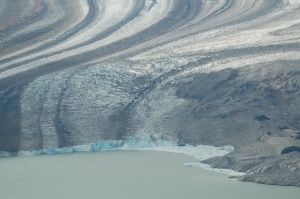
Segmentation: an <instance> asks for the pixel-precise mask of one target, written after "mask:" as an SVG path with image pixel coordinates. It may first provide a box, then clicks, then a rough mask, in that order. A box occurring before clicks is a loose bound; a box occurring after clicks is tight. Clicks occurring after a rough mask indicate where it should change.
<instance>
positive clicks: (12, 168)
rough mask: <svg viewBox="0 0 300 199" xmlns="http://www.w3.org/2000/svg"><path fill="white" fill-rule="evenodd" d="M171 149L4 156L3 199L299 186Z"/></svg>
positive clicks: (222, 193) (278, 191)
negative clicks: (236, 174)
mask: <svg viewBox="0 0 300 199" xmlns="http://www.w3.org/2000/svg"><path fill="white" fill-rule="evenodd" d="M187 162H196V160H195V159H193V158H191V157H188V156H185V155H181V154H173V153H167V152H154V151H107V152H94V153H75V154H61V155H43V156H27V157H14V158H2V159H0V198H1V199H36V198H43V199H50V198H51V199H89V198H99V199H100V198H101V199H104V198H110V199H114V198H123V199H127V198H130V199H148V198H149V199H160V198H163V199H168V198H170V199H179V198H180V199H182V198H186V199H190V198H197V199H201V198H203V199H214V198H222V199H241V198H243V199H247V198H249V199H253V198H264V199H282V198H285V199H295V198H298V197H299V195H300V188H295V187H279V186H268V185H259V184H254V183H243V182H238V181H234V180H231V179H228V176H226V175H223V174H217V173H214V172H211V171H207V170H203V169H200V168H196V167H187V166H183V164H184V163H187Z"/></svg>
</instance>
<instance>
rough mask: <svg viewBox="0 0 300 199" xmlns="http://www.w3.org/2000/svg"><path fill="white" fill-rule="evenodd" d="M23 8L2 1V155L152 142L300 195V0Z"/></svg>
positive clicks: (105, 2)
mask: <svg viewBox="0 0 300 199" xmlns="http://www.w3.org/2000/svg"><path fill="white" fill-rule="evenodd" d="M24 2H25V1H21V0H16V1H10V0H3V1H2V2H1V3H0V151H8V152H12V153H13V152H17V151H20V150H39V149H43V148H59V147H65V146H74V145H80V144H88V143H92V142H97V141H104V140H113V139H120V140H122V139H126V137H128V136H134V135H136V134H148V135H150V136H151V137H152V139H153V140H154V141H155V140H156V139H160V140H173V141H177V142H178V143H187V144H192V145H197V144H207V145H214V146H222V145H232V146H234V147H235V150H234V151H233V152H232V153H231V154H229V155H227V156H225V157H220V158H213V159H210V160H207V161H206V162H207V163H210V164H211V165H213V166H215V167H223V168H230V169H234V170H236V171H243V172H246V173H247V174H248V175H246V176H244V177H240V178H239V179H240V180H244V181H255V182H259V183H267V184H280V185H294V186H300V184H299V183H300V181H299V179H300V152H299V151H300V87H299V83H300V25H299V24H300V12H299V10H300V2H299V1H297V0H261V1H255V0H218V1H215V0H201V1H200V0H141V1H140V0H138V1H137V0H28V1H26V3H24ZM11 13H18V14H15V15H13V17H12V14H11ZM275 174H276V175H275Z"/></svg>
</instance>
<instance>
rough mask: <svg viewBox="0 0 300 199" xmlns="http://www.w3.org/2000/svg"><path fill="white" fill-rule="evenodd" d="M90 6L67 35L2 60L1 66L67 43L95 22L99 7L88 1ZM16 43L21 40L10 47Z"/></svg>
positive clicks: (45, 29)
mask: <svg viewBox="0 0 300 199" xmlns="http://www.w3.org/2000/svg"><path fill="white" fill-rule="evenodd" d="M88 5H89V8H90V9H89V12H88V14H87V16H86V17H85V18H84V19H83V20H82V21H81V22H80V23H79V24H77V25H76V26H74V27H72V28H71V29H70V30H68V31H67V32H66V33H64V34H63V35H61V36H59V37H58V38H56V40H54V41H50V42H48V43H45V44H44V45H42V46H39V47H37V48H35V49H31V50H28V51H26V52H24V53H20V54H18V55H15V56H12V57H8V58H6V59H3V60H0V64H4V63H7V62H10V61H12V60H15V59H19V58H21V57H24V56H27V55H30V54H34V53H36V52H40V51H42V50H46V49H48V48H50V47H52V46H55V45H58V44H60V43H61V42H63V41H65V40H66V39H68V38H70V37H72V36H74V35H75V34H76V33H78V32H79V31H81V30H82V29H83V28H84V27H86V26H88V25H89V24H90V23H92V22H93V21H94V20H95V17H96V16H97V15H98V5H97V4H96V3H95V0H88ZM60 23H61V22H60V21H59V22H56V23H55V24H52V25H51V26H48V27H44V28H43V29H41V30H37V31H35V32H34V34H32V33H31V34H30V35H29V36H30V37H33V36H38V35H41V34H44V33H46V32H47V31H49V30H51V29H52V27H55V26H58V25H59V24H60ZM24 37H26V35H25V36H22V38H20V39H21V40H23V39H24ZM14 42H19V40H16V41H12V42H11V43H10V44H9V45H12V44H13V43H14ZM57 53H60V52H57ZM41 58H43V56H39V57H36V58H32V59H28V60H26V61H24V62H22V63H21V64H26V63H29V62H32V61H35V60H39V59H41ZM19 65H20V63H17V64H12V65H10V66H8V67H6V68H5V69H0V72H3V71H4V70H7V69H11V68H13V67H16V66H19Z"/></svg>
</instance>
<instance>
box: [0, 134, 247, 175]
mask: <svg viewBox="0 0 300 199" xmlns="http://www.w3.org/2000/svg"><path fill="white" fill-rule="evenodd" d="M108 150H143V151H145V150H149V151H164V152H171V153H179V154H185V155H188V156H191V157H193V158H195V159H197V160H199V161H203V160H206V159H209V158H213V157H217V156H224V155H226V154H228V153H230V152H232V151H233V150H234V147H232V146H229V145H228V146H221V147H214V146H207V145H197V146H191V145H183V146H182V145H181V146H179V145H177V142H175V141H170V140H163V139H157V140H155V141H154V140H153V138H151V136H149V135H137V136H134V137H129V138H128V139H127V140H125V141H124V140H109V141H101V142H96V143H91V144H86V145H78V146H70V147H64V148H56V149H55V148H53V149H42V150H36V151H19V152H17V153H10V152H4V151H0V157H9V156H32V155H52V154H63V153H75V152H92V151H108ZM184 165H185V166H196V167H200V168H203V169H208V170H211V171H215V172H218V173H224V174H228V175H233V176H238V175H244V173H240V172H235V171H232V170H229V169H215V168H212V167H211V166H209V165H207V164H203V163H199V162H196V163H185V164H184Z"/></svg>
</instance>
